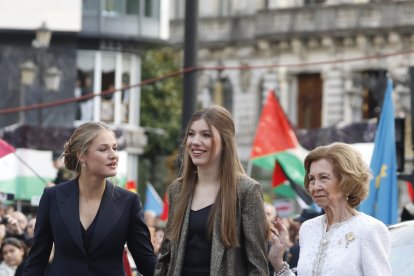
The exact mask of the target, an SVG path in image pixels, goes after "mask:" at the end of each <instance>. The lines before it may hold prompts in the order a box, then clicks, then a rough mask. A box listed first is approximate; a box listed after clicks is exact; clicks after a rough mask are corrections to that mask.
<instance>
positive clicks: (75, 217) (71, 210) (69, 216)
mask: <svg viewBox="0 0 414 276" xmlns="http://www.w3.org/2000/svg"><path fill="white" fill-rule="evenodd" d="M65 185H66V186H65V187H63V189H60V190H57V193H56V196H57V199H58V204H59V211H60V215H61V216H62V220H63V222H64V224H65V225H66V228H67V229H68V231H69V233H70V234H71V236H72V238H73V240H74V241H75V243H76V244H77V245H78V246H79V249H80V250H81V251H82V252H83V253H84V254H86V252H85V248H84V246H83V242H82V234H81V228H80V227H81V226H80V218H79V186H78V180H77V179H74V180H72V181H70V182H69V183H67V184H65Z"/></svg>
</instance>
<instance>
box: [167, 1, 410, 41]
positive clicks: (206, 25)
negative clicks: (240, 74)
mask: <svg viewBox="0 0 414 276" xmlns="http://www.w3.org/2000/svg"><path fill="white" fill-rule="evenodd" d="M413 14H414V1H403V2H389V3H363V4H342V5H333V6H330V5H326V6H325V5H311V6H306V7H294V8H286V9H272V10H260V11H258V12H257V13H256V14H254V15H245V16H243V15H242V16H238V17H209V18H200V21H199V38H200V42H201V45H216V46H219V45H223V44H224V45H225V44H229V43H240V42H249V41H250V42H252V43H254V41H256V40H258V39H260V38H266V39H270V40H283V39H285V38H288V37H289V38H291V37H298V38H301V37H309V36H313V35H315V34H317V35H324V34H332V35H338V36H346V35H352V34H355V32H356V31H357V32H358V33H361V32H362V33H374V31H375V32H377V30H378V29H381V30H391V29H392V30H393V31H397V32H407V33H411V31H412V28H413V27H414V16H413ZM183 23H184V21H183V20H182V19H181V20H173V21H171V25H170V28H171V29H170V31H171V32H170V34H171V37H170V40H171V42H172V43H173V44H181V43H182V40H183V37H184V36H183V32H184V29H183Z"/></svg>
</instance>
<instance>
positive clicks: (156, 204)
mask: <svg viewBox="0 0 414 276" xmlns="http://www.w3.org/2000/svg"><path fill="white" fill-rule="evenodd" d="M162 209H163V202H162V199H161V197H160V196H159V195H158V193H157V191H156V190H155V188H154V186H152V184H151V183H147V190H146V192H145V204H144V211H153V212H155V214H156V215H157V216H159V215H161V213H162Z"/></svg>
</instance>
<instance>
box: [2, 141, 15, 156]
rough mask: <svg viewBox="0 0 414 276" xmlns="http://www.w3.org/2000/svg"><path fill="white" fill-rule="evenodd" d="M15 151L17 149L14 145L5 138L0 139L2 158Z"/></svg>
mask: <svg viewBox="0 0 414 276" xmlns="http://www.w3.org/2000/svg"><path fill="white" fill-rule="evenodd" d="M15 151H16V149H15V148H14V147H13V146H12V145H10V144H9V143H7V142H6V141H4V140H3V139H0V158H2V157H3V156H6V155H8V154H10V153H13V152H15Z"/></svg>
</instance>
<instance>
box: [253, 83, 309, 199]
mask: <svg viewBox="0 0 414 276" xmlns="http://www.w3.org/2000/svg"><path fill="white" fill-rule="evenodd" d="M301 151H303V150H302V148H301V146H300V145H299V142H298V140H297V138H296V135H295V133H294V132H293V130H292V128H291V126H290V124H289V121H288V119H287V118H286V115H285V113H284V112H283V110H282V108H281V107H280V105H279V102H278V101H277V99H276V96H275V93H274V91H272V90H271V91H269V93H268V96H267V99H266V103H265V105H264V107H263V111H262V114H261V116H260V120H259V125H258V127H257V130H256V136H255V138H254V141H253V149H252V153H251V159H252V162H253V164H254V165H256V166H259V167H262V168H264V169H269V170H274V173H273V181H272V186H273V187H276V193H278V194H281V195H284V196H292V195H293V196H295V193H293V191H292V189H291V188H290V187H289V188H288V189H287V187H286V186H284V185H282V186H280V184H282V183H283V182H285V180H289V182H290V183H291V185H292V188H293V190H294V191H295V192H296V194H297V195H299V196H300V198H302V199H303V200H304V201H305V202H306V203H307V204H310V203H311V202H312V200H311V198H310V197H309V195H308V194H306V192H305V191H304V188H303V186H304V176H305V168H304V166H303V161H302V160H301V158H300V157H299V155H301Z"/></svg>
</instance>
